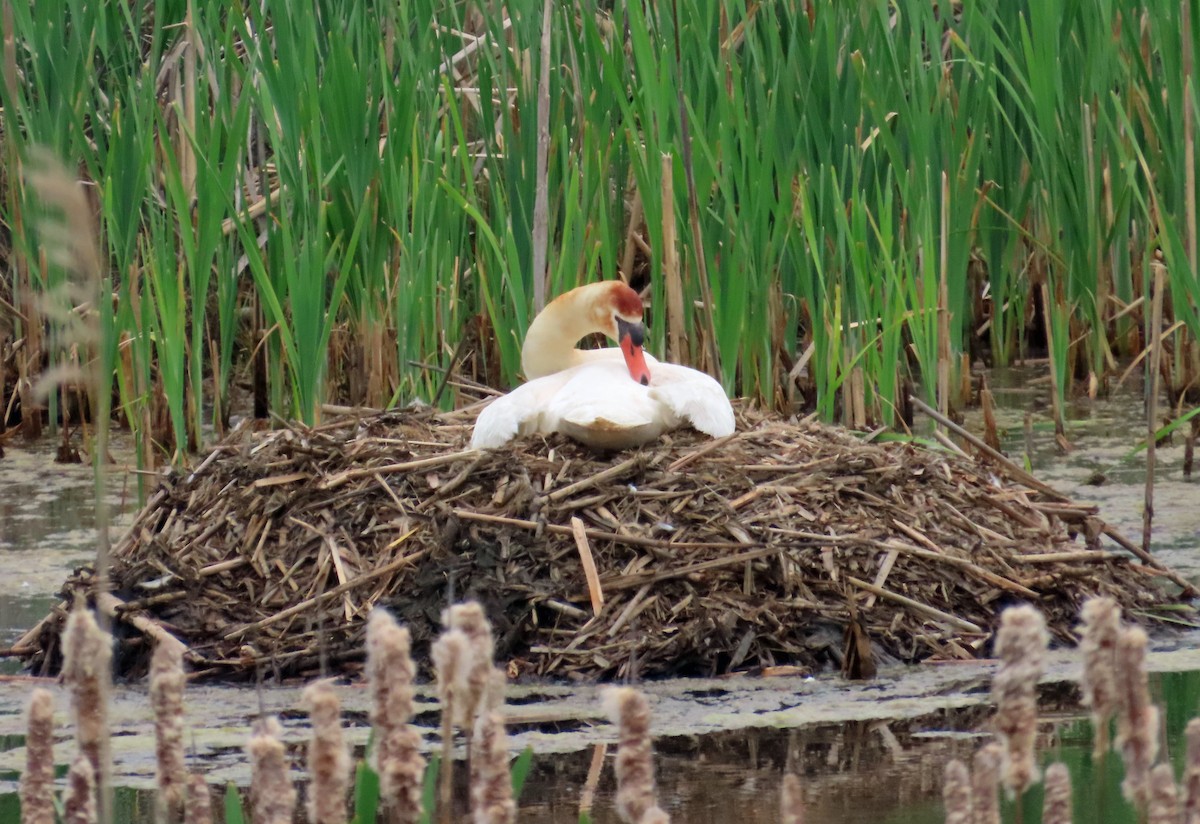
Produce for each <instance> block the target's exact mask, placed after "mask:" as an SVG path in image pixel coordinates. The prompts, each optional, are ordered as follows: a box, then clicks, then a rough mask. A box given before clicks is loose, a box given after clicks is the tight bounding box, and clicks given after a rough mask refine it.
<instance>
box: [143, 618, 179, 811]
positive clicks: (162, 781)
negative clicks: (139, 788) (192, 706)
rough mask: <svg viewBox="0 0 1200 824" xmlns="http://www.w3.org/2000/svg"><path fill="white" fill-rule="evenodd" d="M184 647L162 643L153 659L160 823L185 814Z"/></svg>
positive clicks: (176, 643)
mask: <svg viewBox="0 0 1200 824" xmlns="http://www.w3.org/2000/svg"><path fill="white" fill-rule="evenodd" d="M183 650H184V647H183V644H181V643H179V642H178V641H176V640H175V639H174V638H171V639H170V640H165V641H160V642H159V643H158V644H157V645H156V646H155V647H154V655H153V656H152V657H151V659H150V706H151V707H152V708H153V709H154V754H155V779H156V783H157V785H158V797H157V805H158V811H159V813H158V814H159V820H160V821H176V820H178V819H179V817H180V813H181V812H182V810H183V804H184V796H185V794H186V790H187V767H186V765H185V763H184V753H183V687H184V683H185V677H184V674H183Z"/></svg>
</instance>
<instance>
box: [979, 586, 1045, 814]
mask: <svg viewBox="0 0 1200 824" xmlns="http://www.w3.org/2000/svg"><path fill="white" fill-rule="evenodd" d="M1048 643H1049V636H1048V635H1047V634H1046V621H1045V619H1044V618H1043V617H1042V613H1041V612H1039V611H1038V610H1037V609H1035V608H1034V607H1032V606H1029V605H1023V606H1017V607H1009V608H1008V609H1006V610H1004V612H1003V613H1002V614H1001V616H1000V631H999V632H998V633H997V634H996V654H997V655H998V656H999V657H1000V661H1001V663H1000V669H999V670H998V671H997V672H996V675H995V677H994V678H993V679H992V696H993V698H994V699H995V701H996V732H997V734H998V735H999V736H1000V740H1001V742H1003V744H1004V760H1003V777H1004V785H1005V786H1006V787H1008V789H1009V791H1010V792H1013V793H1015V794H1017V795H1020V794H1021V793H1023V792H1025V790H1026V789H1027V788H1028V787H1029V785H1030V784H1032V783H1033V782H1034V781H1035V780H1036V779H1037V760H1036V754H1035V748H1036V745H1037V684H1038V679H1039V678H1041V675H1042V668H1043V665H1044V662H1045V656H1046V645H1047V644H1048Z"/></svg>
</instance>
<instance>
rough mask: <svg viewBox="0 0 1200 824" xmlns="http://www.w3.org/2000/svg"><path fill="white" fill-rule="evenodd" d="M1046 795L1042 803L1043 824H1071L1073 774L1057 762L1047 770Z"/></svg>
mask: <svg viewBox="0 0 1200 824" xmlns="http://www.w3.org/2000/svg"><path fill="white" fill-rule="evenodd" d="M1045 785H1046V795H1045V798H1044V799H1043V802H1042V824H1071V820H1072V813H1071V773H1070V772H1069V771H1068V770H1067V765H1066V764H1062V763H1059V762H1055V763H1053V764H1051V765H1050V766H1049V767H1047V768H1046V782H1045Z"/></svg>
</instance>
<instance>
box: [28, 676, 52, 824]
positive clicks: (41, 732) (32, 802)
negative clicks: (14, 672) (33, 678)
mask: <svg viewBox="0 0 1200 824" xmlns="http://www.w3.org/2000/svg"><path fill="white" fill-rule="evenodd" d="M20 795H21V824H54V695H53V694H52V693H51V692H50V691H49V690H44V689H42V688H41V687H37V688H35V689H34V690H33V694H32V695H31V696H30V697H29V721H28V731H27V733H26V737H25V772H24V773H23V774H22V775H21V790H20Z"/></svg>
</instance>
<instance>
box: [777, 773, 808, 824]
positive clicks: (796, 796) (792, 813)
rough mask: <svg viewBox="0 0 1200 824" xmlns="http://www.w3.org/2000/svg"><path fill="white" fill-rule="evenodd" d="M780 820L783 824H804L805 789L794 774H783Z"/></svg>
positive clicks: (780, 792)
mask: <svg viewBox="0 0 1200 824" xmlns="http://www.w3.org/2000/svg"><path fill="white" fill-rule="evenodd" d="M779 820H780V822H782V824H804V787H803V786H802V785H801V783H800V776H798V775H796V774H795V773H794V772H786V773H784V774H783V783H782V784H781V785H780V787H779Z"/></svg>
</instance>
